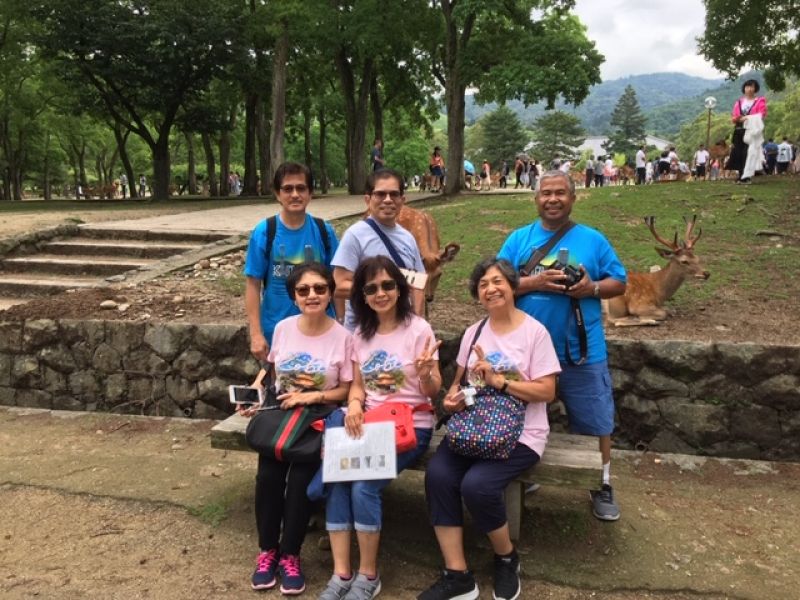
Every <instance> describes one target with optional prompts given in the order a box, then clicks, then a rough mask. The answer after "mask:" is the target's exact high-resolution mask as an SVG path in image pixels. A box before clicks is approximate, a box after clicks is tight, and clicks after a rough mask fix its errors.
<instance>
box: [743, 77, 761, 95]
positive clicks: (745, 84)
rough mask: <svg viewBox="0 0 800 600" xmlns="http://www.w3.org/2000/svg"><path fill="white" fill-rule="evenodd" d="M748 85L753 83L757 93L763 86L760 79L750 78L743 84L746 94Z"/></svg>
mask: <svg viewBox="0 0 800 600" xmlns="http://www.w3.org/2000/svg"><path fill="white" fill-rule="evenodd" d="M748 85H752V86H753V87H754V88H755V91H756V93H758V90H760V89H761V86H760V85H759V84H758V81H756V80H755V79H748V80H747V81H745V82H744V83H743V84H742V93H743V94H744V88H746V87H747V86H748Z"/></svg>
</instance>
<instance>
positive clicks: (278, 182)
mask: <svg viewBox="0 0 800 600" xmlns="http://www.w3.org/2000/svg"><path fill="white" fill-rule="evenodd" d="M287 175H302V176H304V177H305V178H306V185H307V186H308V189H309V190H310V189H311V187H312V186H311V169H309V168H308V167H307V166H306V165H304V164H302V163H297V162H285V163H281V164H280V166H278V168H277V169H275V176H274V177H273V178H272V191H274V192H275V193H278V190H279V189H280V188H281V186H282V185H283V180H284V178H285V177H286V176H287Z"/></svg>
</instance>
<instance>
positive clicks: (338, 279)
mask: <svg viewBox="0 0 800 600" xmlns="http://www.w3.org/2000/svg"><path fill="white" fill-rule="evenodd" d="M333 281H334V282H335V283H336V292H335V293H334V307H336V310H337V312H336V316H339V312H338V310H339V308H338V306H337V305H336V302H335V300H336V299H337V298H338V299H341V300H342V301H344V300H347V299H348V298H349V297H350V290H352V289H353V272H352V271H348V270H347V269H343V268H342V267H334V268H333Z"/></svg>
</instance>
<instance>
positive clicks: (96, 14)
mask: <svg viewBox="0 0 800 600" xmlns="http://www.w3.org/2000/svg"><path fill="white" fill-rule="evenodd" d="M33 11H34V14H35V15H36V17H37V18H38V19H39V21H40V22H41V27H42V30H43V33H42V35H41V36H40V39H39V42H40V44H41V46H42V47H43V48H44V49H45V51H46V52H47V54H48V55H49V56H50V57H53V58H55V59H56V60H58V61H59V62H60V63H61V66H62V73H63V75H64V77H65V79H68V80H72V81H73V84H74V82H75V81H82V82H84V83H85V84H88V85H89V86H91V88H92V89H93V90H94V92H95V93H96V94H97V95H98V97H99V98H100V99H101V100H102V102H103V104H104V105H105V108H106V110H107V111H108V113H109V114H110V115H111V116H112V117H113V118H114V120H116V121H117V122H119V123H120V124H122V125H123V127H124V128H127V129H129V130H130V131H131V132H133V133H135V134H136V135H138V136H140V137H141V138H142V139H143V140H144V141H145V143H146V144H147V145H148V146H149V148H150V150H151V153H152V156H153V180H154V186H153V193H154V197H155V198H160V199H165V198H167V197H168V195H169V181H170V156H169V136H170V132H171V130H172V126H173V124H174V123H175V120H176V118H177V115H178V111H179V109H180V107H181V105H182V104H183V103H184V102H186V101H187V100H188V99H190V98H192V97H193V96H194V95H196V94H197V93H198V92H201V91H202V90H204V89H205V88H206V87H207V86H208V84H209V82H210V81H211V80H212V79H213V78H214V76H215V75H217V74H221V73H222V72H224V70H225V69H226V68H227V67H228V66H229V65H230V64H232V63H234V62H235V60H236V58H237V54H238V53H239V52H240V49H241V48H240V46H239V30H240V28H241V25H242V14H241V12H242V11H241V7H240V6H238V4H236V3H234V2H232V1H220V0H195V1H194V2H192V3H187V2H183V1H182V0H141V1H139V2H107V1H106V0H47V1H45V0H38V1H35V2H34V3H33Z"/></svg>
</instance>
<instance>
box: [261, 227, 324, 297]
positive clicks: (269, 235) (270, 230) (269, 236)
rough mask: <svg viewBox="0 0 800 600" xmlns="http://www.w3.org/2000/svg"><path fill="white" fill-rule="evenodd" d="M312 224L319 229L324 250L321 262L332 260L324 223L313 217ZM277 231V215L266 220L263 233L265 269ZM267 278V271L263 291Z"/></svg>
mask: <svg viewBox="0 0 800 600" xmlns="http://www.w3.org/2000/svg"><path fill="white" fill-rule="evenodd" d="M313 219H314V223H315V224H316V225H317V229H319V236H320V238H322V246H323V248H324V249H325V253H324V256H323V257H322V261H323V262H326V261H327V260H328V259H330V258H332V256H331V238H330V236H329V235H328V228H327V227H326V226H325V221H324V220H323V219H320V218H319V217H313ZM277 231H278V215H272V216H271V217H269V218H268V219H267V229H266V232H265V234H264V235H265V237H266V242H267V246H266V248H265V250H264V259H265V260H266V264H267V267H269V261H270V258H271V256H272V244H273V243H274V242H275V235H276V234H277ZM268 278H269V271H267V275H266V276H265V277H264V289H266V287H267V279H268Z"/></svg>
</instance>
